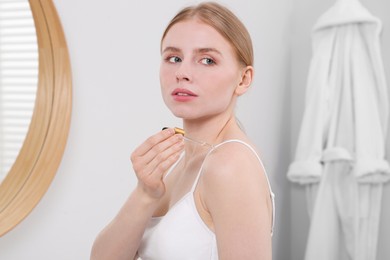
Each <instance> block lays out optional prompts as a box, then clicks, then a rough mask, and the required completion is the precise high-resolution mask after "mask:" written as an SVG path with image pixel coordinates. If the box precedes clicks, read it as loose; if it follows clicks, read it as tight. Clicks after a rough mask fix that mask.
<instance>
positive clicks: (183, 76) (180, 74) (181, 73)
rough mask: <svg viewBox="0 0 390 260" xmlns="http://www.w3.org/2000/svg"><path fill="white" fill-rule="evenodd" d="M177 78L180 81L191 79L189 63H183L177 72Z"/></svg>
mask: <svg viewBox="0 0 390 260" xmlns="http://www.w3.org/2000/svg"><path fill="white" fill-rule="evenodd" d="M175 76H176V80H177V81H178V82H179V81H191V72H190V68H189V66H188V65H187V64H184V62H183V63H181V64H180V67H179V68H178V70H177V71H176V73H175Z"/></svg>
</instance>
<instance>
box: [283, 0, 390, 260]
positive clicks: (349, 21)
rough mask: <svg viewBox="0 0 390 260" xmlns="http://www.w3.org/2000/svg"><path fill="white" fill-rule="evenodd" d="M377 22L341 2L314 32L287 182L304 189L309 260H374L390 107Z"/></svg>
mask: <svg viewBox="0 0 390 260" xmlns="http://www.w3.org/2000/svg"><path fill="white" fill-rule="evenodd" d="M381 29H382V25H381V22H380V20H379V19H377V18H376V17H374V16H373V15H371V14H370V13H369V12H368V11H367V10H366V9H365V8H364V7H363V6H362V5H361V4H360V3H359V2H358V1H357V0H341V1H337V2H336V4H335V5H334V6H332V7H331V8H330V9H329V10H328V11H327V12H325V13H324V14H323V15H322V16H321V17H320V18H319V19H318V21H317V23H316V24H315V26H314V28H313V32H312V41H313V42H312V43H313V56H312V60H311V65H310V71H309V76H308V81H307V89H306V101H305V102H306V103H305V112H304V117H303V121H302V125H301V131H300V136H299V140H298V144H297V148H296V154H295V160H294V162H292V163H291V165H290V167H289V171H288V174H287V176H288V178H289V179H290V180H291V181H293V182H297V183H300V184H303V185H305V186H306V194H307V198H308V201H307V202H308V209H309V215H310V217H311V225H310V231H309V237H308V243H307V248H306V258H305V259H306V260H314V259H315V260H322V259H323V260H333V259H334V260H340V259H353V260H357V259H362V260H371V259H372V260H375V255H376V246H377V236H378V227H379V216H380V205H381V198H382V185H383V183H384V182H386V181H388V180H389V179H390V166H389V163H388V162H387V161H386V160H385V135H386V134H387V126H388V118H389V102H388V93H387V86H386V80H385V76H384V75H385V74H384V68H383V63H382V59H381V53H380V32H381Z"/></svg>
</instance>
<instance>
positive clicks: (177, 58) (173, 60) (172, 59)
mask: <svg viewBox="0 0 390 260" xmlns="http://www.w3.org/2000/svg"><path fill="white" fill-rule="evenodd" d="M168 61H169V62H171V63H177V62H181V59H180V58H179V57H177V56H172V57H169V59H168Z"/></svg>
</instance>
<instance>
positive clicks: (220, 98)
mask: <svg viewBox="0 0 390 260" xmlns="http://www.w3.org/2000/svg"><path fill="white" fill-rule="evenodd" d="M242 71H243V68H242V66H240V65H239V63H238V61H237V59H236V56H235V53H234V51H233V48H232V47H231V45H230V44H229V42H228V41H227V40H225V38H223V37H222V36H221V35H220V34H219V33H218V32H217V31H216V30H215V29H214V28H213V27H211V26H209V25H207V24H205V23H202V22H200V21H198V20H195V19H194V20H187V21H183V22H179V23H177V24H175V25H173V26H172V27H171V29H170V30H169V31H168V33H167V34H166V36H165V38H164V40H163V42H162V61H161V67H160V83H161V91H162V95H163V99H164V102H165V104H166V105H167V106H168V108H169V109H170V110H171V111H172V113H173V114H174V115H175V116H177V117H180V118H183V119H201V118H207V117H210V116H215V115H218V114H221V113H224V112H226V111H232V110H229V108H231V107H232V106H234V99H235V96H236V95H235V89H236V88H237V86H238V85H239V84H240V82H241V76H242Z"/></svg>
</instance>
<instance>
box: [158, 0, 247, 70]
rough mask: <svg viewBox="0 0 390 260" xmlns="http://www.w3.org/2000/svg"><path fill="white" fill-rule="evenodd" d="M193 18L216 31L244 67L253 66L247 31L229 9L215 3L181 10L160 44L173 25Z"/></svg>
mask: <svg viewBox="0 0 390 260" xmlns="http://www.w3.org/2000/svg"><path fill="white" fill-rule="evenodd" d="M193 18H197V19H199V20H200V21H201V22H203V23H205V24H207V25H209V26H211V27H213V28H214V29H215V30H216V31H218V32H219V33H220V34H221V35H222V36H223V37H224V38H225V39H226V40H227V41H228V42H229V43H230V44H231V45H232V47H233V49H234V51H235V54H236V57H237V60H238V61H239V62H240V63H242V64H243V65H244V66H253V46H252V40H251V37H250V35H249V32H248V30H247V29H246V28H245V26H244V24H243V23H242V22H241V21H240V19H238V17H237V16H236V15H234V14H233V13H232V12H231V11H230V10H229V9H227V8H226V7H224V6H222V5H220V4H217V3H215V2H204V3H201V4H199V5H196V6H189V7H186V8H184V9H182V10H181V11H180V12H179V13H177V14H176V16H175V17H173V19H172V20H171V21H170V22H169V24H168V26H167V28H166V29H165V31H164V33H163V36H162V38H161V42H162V41H163V40H164V38H165V36H166V35H167V33H168V31H169V29H170V28H171V27H172V26H173V25H175V24H176V23H179V22H182V21H186V20H190V19H193Z"/></svg>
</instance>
